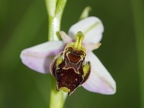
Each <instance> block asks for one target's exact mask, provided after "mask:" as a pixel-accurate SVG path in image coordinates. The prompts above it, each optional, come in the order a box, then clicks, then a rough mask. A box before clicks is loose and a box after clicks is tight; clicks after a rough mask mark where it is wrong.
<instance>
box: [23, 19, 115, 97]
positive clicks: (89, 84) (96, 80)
mask: <svg viewBox="0 0 144 108" xmlns="http://www.w3.org/2000/svg"><path fill="white" fill-rule="evenodd" d="M103 30H104V28H103V24H102V22H101V20H100V19H99V18H97V17H94V16H91V17H87V18H85V19H83V20H81V21H79V22H78V23H76V24H74V25H73V26H72V27H70V29H69V31H68V35H67V34H66V33H65V32H63V31H60V32H59V33H60V36H61V38H62V41H48V42H45V43H42V44H39V45H36V46H33V47H30V48H27V49H24V50H23V51H22V52H21V55H20V57H21V60H22V62H23V64H25V65H26V66H28V67H29V68H31V69H33V70H35V71H37V72H40V73H44V74H45V73H50V71H51V70H52V69H51V68H52V67H51V66H52V65H53V62H54V60H53V59H56V58H57V56H58V55H59V54H60V52H61V51H63V50H65V49H64V48H65V46H66V45H67V44H68V43H70V42H73V41H75V35H76V34H77V32H78V31H81V32H82V33H83V34H84V35H85V38H84V40H83V42H82V45H83V46H84V47H85V48H86V57H85V61H88V62H90V64H91V68H90V75H88V77H87V78H86V79H85V81H84V82H83V83H81V84H80V85H79V86H83V87H84V88H85V89H86V90H88V91H91V92H96V93H100V94H114V93H115V92H116V83H115V81H114V79H113V78H112V76H111V75H110V73H109V72H108V70H107V69H106V68H105V67H104V66H103V64H102V63H101V61H100V60H99V59H98V58H97V56H96V55H95V54H94V53H93V52H92V51H93V50H94V49H97V48H99V46H100V43H99V42H100V40H101V39H102V33H103ZM55 56H56V57H55ZM54 57H55V58H54ZM50 64H51V65H50ZM51 73H52V72H51ZM52 74H53V73H52ZM69 80H71V79H69ZM63 90H64V89H63ZM64 91H67V92H69V90H64ZM72 92H73V91H72ZM70 94H71V93H70Z"/></svg>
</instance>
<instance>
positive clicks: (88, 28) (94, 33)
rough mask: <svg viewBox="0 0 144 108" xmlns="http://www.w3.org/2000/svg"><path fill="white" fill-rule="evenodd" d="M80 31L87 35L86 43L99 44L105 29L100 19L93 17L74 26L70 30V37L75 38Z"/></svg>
mask: <svg viewBox="0 0 144 108" xmlns="http://www.w3.org/2000/svg"><path fill="white" fill-rule="evenodd" d="M78 31H82V32H83V33H84V34H85V39H84V42H86V43H99V42H100V40H101V38H102V33H103V31H104V28H103V24H102V22H101V20H100V19H99V18H97V17H94V16H91V17H88V18H85V19H83V20H81V21H79V22H78V23H76V24H74V25H73V26H72V27H71V28H70V29H69V32H68V35H69V36H70V37H72V38H74V36H75V34H76V33H77V32H78Z"/></svg>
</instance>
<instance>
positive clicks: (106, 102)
mask: <svg viewBox="0 0 144 108" xmlns="http://www.w3.org/2000/svg"><path fill="white" fill-rule="evenodd" d="M139 1H141V3H142V4H141V5H142V6H143V5H144V2H143V1H142V0H68V2H67V5H66V7H65V11H64V14H63V18H62V27H61V30H64V31H66V32H67V31H68V29H69V27H70V26H71V25H72V24H74V23H76V22H77V21H78V19H79V16H80V14H81V12H82V11H83V9H84V8H85V7H86V6H91V8H92V11H91V12H90V16H97V17H99V18H100V19H101V20H102V22H103V24H104V27H105V31H104V34H103V39H102V41H101V43H102V46H101V47H100V48H99V49H98V50H96V51H94V52H95V54H96V55H97V56H98V57H99V59H100V60H101V61H102V63H103V64H104V65H105V67H106V68H107V69H108V70H109V72H110V73H111V75H112V76H113V78H114V79H115V81H116V83H117V92H116V94H115V95H110V96H107V95H100V94H96V93H91V92H88V91H86V90H85V89H83V88H82V87H80V88H78V89H77V90H76V91H75V92H74V93H73V94H72V95H71V96H70V97H68V98H67V100H66V103H65V107H64V108H140V107H141V104H142V100H141V99H142V94H143V92H142V89H141V88H142V74H141V72H140V71H139V65H138V63H139V60H140V59H139V56H138V55H139V50H138V45H137V43H138V42H137V40H138V39H137V34H138V31H139V29H137V28H138V27H139V26H138V25H137V23H136V21H137V20H136V18H137V17H135V16H137V15H136V14H137V11H135V3H137V2H139ZM137 7H139V6H138V5H137ZM142 11H143V10H141V11H140V12H139V13H141V12H142ZM143 18H144V17H143ZM47 19H48V16H47V12H46V6H45V1H44V0H0V108H48V106H49V94H50V87H51V80H50V77H49V75H44V74H40V73H37V72H35V71H33V70H31V69H29V68H27V67H26V66H25V65H23V64H22V63H21V60H20V57H19V55H20V52H21V51H22V50H23V49H24V48H27V47H31V46H33V45H36V44H39V43H42V42H45V41H47V34H48V33H47V30H48V27H47V25H48V21H47ZM141 23H143V22H141ZM136 25H137V26H136ZM142 29H143V28H141V30H142Z"/></svg>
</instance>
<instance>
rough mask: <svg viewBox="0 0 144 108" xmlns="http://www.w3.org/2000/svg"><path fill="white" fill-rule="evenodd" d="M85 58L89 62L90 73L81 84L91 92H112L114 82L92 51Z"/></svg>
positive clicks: (114, 85) (114, 89) (114, 86)
mask: <svg viewBox="0 0 144 108" xmlns="http://www.w3.org/2000/svg"><path fill="white" fill-rule="evenodd" d="M86 60H88V61H90V62H91V66H92V67H91V74H90V76H89V78H88V80H87V81H86V82H85V83H84V84H83V85H82V86H83V87H84V88H85V89H87V90H88V91H91V92H97V93H100V94H114V93H115V92H116V83H115V81H114V79H113V78H112V76H111V75H110V74H109V72H108V71H107V70H106V68H105V67H104V66H103V64H102V63H101V62H100V60H99V59H98V58H97V57H96V56H95V55H94V53H92V52H89V53H88V55H87V57H86Z"/></svg>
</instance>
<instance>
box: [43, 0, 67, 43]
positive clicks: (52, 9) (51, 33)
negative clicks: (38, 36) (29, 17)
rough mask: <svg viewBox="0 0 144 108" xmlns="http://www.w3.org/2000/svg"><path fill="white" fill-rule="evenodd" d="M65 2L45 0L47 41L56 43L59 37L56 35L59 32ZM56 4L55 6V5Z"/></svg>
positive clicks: (61, 0) (64, 0)
mask: <svg viewBox="0 0 144 108" xmlns="http://www.w3.org/2000/svg"><path fill="white" fill-rule="evenodd" d="M66 2H67V0H57V1H56V0H54V1H53V0H46V6H47V11H48V16H49V18H48V21H49V22H48V23H49V24H48V40H49V41H58V40H60V37H59V36H58V35H57V33H58V31H60V26H61V18H62V14H63V11H64V8H65V5H66ZM54 4H55V5H54ZM56 4H57V5H56Z"/></svg>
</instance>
